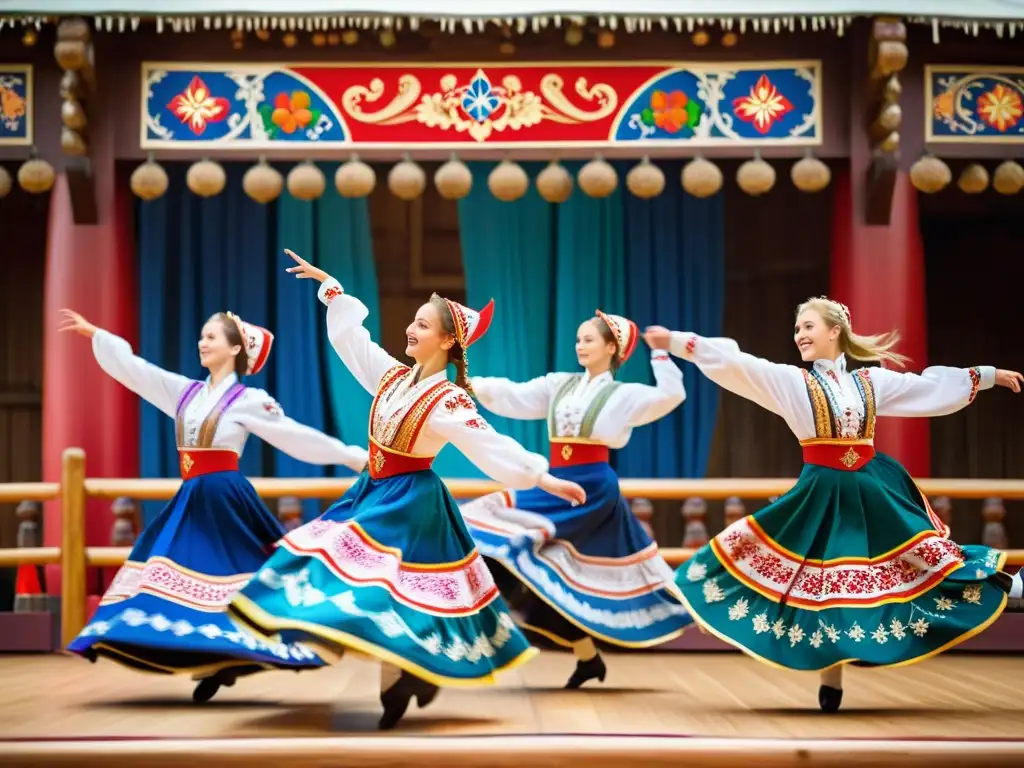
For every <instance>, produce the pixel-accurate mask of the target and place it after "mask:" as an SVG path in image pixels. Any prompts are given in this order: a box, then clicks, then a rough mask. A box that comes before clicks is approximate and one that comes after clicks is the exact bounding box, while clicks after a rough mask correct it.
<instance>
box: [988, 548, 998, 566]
mask: <svg viewBox="0 0 1024 768" xmlns="http://www.w3.org/2000/svg"><path fill="white" fill-rule="evenodd" d="M998 564H999V552H998V550H995V549H993V550H990V551H989V553H988V554H987V555H985V567H986V568H992V569H994V568H995V567H996V566H997V565H998Z"/></svg>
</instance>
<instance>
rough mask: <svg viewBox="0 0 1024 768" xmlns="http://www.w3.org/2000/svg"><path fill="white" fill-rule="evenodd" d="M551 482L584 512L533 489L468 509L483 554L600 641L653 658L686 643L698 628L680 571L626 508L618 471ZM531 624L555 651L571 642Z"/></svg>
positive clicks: (590, 470)
mask: <svg viewBox="0 0 1024 768" xmlns="http://www.w3.org/2000/svg"><path fill="white" fill-rule="evenodd" d="M551 472H552V474H553V475H555V476H556V477H558V478H561V479H563V480H571V481H573V482H575V483H579V484H580V485H581V486H582V487H583V489H584V490H585V491H586V492H587V501H586V503H585V504H583V505H581V506H578V507H573V506H571V505H570V504H568V503H567V502H565V501H563V500H562V499H559V498H558V497H556V496H552V495H551V494H549V493H546V492H545V491H542V490H540V489H538V488H532V489H530V490H528V491H516V492H512V491H502V492H499V493H492V494H490V495H488V496H484V497H482V498H480V499H477V500H475V501H472V502H470V503H468V504H464V505H462V508H461V511H462V514H463V517H464V518H465V520H466V523H467V525H468V526H469V530H470V533H471V534H472V535H473V539H474V540H475V541H476V544H477V546H478V547H479V549H480V551H481V552H482V553H483V554H484V555H486V556H487V557H488V558H490V559H492V560H495V561H497V562H498V563H500V564H501V565H502V566H504V567H505V568H506V569H508V570H509V571H510V572H511V573H512V574H513V575H514V576H515V577H516V578H518V579H519V581H520V582H521V583H522V584H524V585H525V586H526V587H528V588H529V589H530V590H531V591H532V593H533V594H534V595H536V596H537V597H539V598H540V599H541V600H543V601H544V602H545V603H547V604H548V605H549V606H550V607H551V608H554V609H555V610H556V611H557V612H558V613H559V614H560V615H561V616H562V617H564V618H565V619H567V620H568V621H569V622H571V623H572V624H573V625H575V626H576V627H578V628H580V629H582V630H583V631H584V632H585V633H586V634H589V635H591V636H593V637H595V638H598V639H600V640H604V641H606V642H608V643H612V644H614V645H620V646H624V647H627V648H645V647H649V646H653V645H658V644H660V643H664V642H666V641H668V640H671V639H672V638H674V637H678V636H679V635H680V634H682V632H683V630H684V629H686V628H687V627H688V626H689V625H690V624H691V623H692V619H691V617H690V614H689V613H688V612H687V611H686V609H685V608H684V607H683V604H682V602H681V600H680V598H679V596H678V589H677V588H676V586H675V584H674V583H673V573H672V569H671V568H670V567H669V566H668V564H667V563H666V562H665V561H664V560H663V559H662V558H661V556H660V555H659V554H658V545H657V544H656V543H655V542H653V541H652V540H651V538H650V536H648V535H647V533H646V532H645V531H644V529H643V528H642V527H641V526H640V523H639V521H638V520H637V519H636V517H634V516H633V513H632V512H631V511H630V509H629V507H628V506H627V504H626V500H625V499H624V498H623V497H622V493H621V492H620V490H619V477H618V475H616V474H615V471H614V470H613V469H612V468H611V467H610V466H609V465H608V464H607V463H605V462H599V463H594V464H580V465H575V466H570V467H558V468H554V469H552V470H551ZM540 615H543V614H542V613H541V614H540ZM527 621H528V623H529V625H530V626H529V627H528V628H530V629H534V630H536V631H538V632H539V633H541V634H544V635H546V636H547V637H548V638H549V639H551V640H554V641H555V642H557V643H560V644H562V645H566V644H568V643H569V642H571V640H572V638H570V637H565V633H564V632H561V631H559V629H558V628H557V626H554V623H553V622H548V624H549V626H537V625H536V624H535V623H534V622H532V621H529V620H527ZM526 625H527V624H526V623H524V626H526Z"/></svg>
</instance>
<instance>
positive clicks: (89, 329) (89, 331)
mask: <svg viewBox="0 0 1024 768" xmlns="http://www.w3.org/2000/svg"><path fill="white" fill-rule="evenodd" d="M60 315H61V317H60V326H59V327H58V329H57V330H59V331H77V332H78V333H80V334H82V335H83V336H87V337H88V338H90V339H91V338H92V337H93V335H94V334H95V333H96V331H97V328H96V326H95V325H93V324H92V323H90V322H89V321H88V320H86V319H85V318H84V317H82V316H81V315H80V314H78V313H77V312H74V311H72V310H70V309H62V310H61V311H60ZM1017 375H1018V376H1019V375H1020V374H1017Z"/></svg>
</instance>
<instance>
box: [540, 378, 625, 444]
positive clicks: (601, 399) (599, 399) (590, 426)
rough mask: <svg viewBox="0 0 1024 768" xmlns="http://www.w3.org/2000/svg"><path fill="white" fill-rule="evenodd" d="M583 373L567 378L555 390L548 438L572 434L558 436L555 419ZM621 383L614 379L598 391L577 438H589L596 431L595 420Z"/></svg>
mask: <svg viewBox="0 0 1024 768" xmlns="http://www.w3.org/2000/svg"><path fill="white" fill-rule="evenodd" d="M582 378H583V374H576V375H574V376H570V377H569V378H568V379H566V380H565V381H564V382H563V383H562V385H561V386H560V387H559V388H558V389H557V390H556V391H555V396H554V397H553V398H551V405H549V406H548V439H550V440H562V439H567V438H569V437H570V436H568V435H566V436H564V437H559V436H558V423H557V421H556V419H555V414H556V413H557V411H558V405H559V403H561V402H562V400H563V399H564V398H565V397H567V396H568V395H569V394H570V393H571V392H572V391H573V390H574V389H575V388H576V385H577V384H579V382H580V381H581V380H582ZM620 386H621V384H620V383H619V382H617V381H613V382H611V383H609V384H605V385H604V386H603V387H602V388H601V391H600V392H598V393H597V396H596V397H594V399H593V400H591V401H590V405H588V406H587V410H586V413H584V414H583V423H582V424H580V433H579V434H578V435H576V436H575V438H573V439H576V440H589V439H590V435H591V434H592V433H593V431H594V422H596V421H597V417H598V416H600V415H601V411H602V410H603V409H604V407H605V405H607V404H608V398H610V397H611V396H612V395H613V394H614V393H615V390H616V389H618V388H619V387H620Z"/></svg>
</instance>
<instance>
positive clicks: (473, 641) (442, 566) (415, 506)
mask: <svg viewBox="0 0 1024 768" xmlns="http://www.w3.org/2000/svg"><path fill="white" fill-rule="evenodd" d="M229 610H230V611H231V612H232V614H233V615H234V616H235V617H236V618H238V619H240V620H242V621H245V622H246V623H247V624H248V625H249V626H250V627H251V628H252V629H254V630H255V631H257V632H259V633H261V634H263V635H266V636H270V635H275V634H276V635H280V637H281V638H282V639H283V640H285V641H286V642H294V643H310V644H313V645H315V646H316V647H317V648H320V649H323V650H324V651H325V652H330V653H332V654H334V655H336V656H341V655H342V654H343V653H344V652H345V651H346V649H349V650H353V651H358V652H361V653H365V654H369V655H372V656H375V657H377V658H379V659H381V660H383V661H386V662H389V663H391V664H394V665H395V666H398V667H400V668H402V669H404V670H406V671H407V672H410V673H411V674H413V675H416V676H417V677H420V678H422V679H423V680H426V681H428V682H431V683H434V684H435V685H462V686H469V685H486V684H492V683H493V682H494V681H495V678H494V676H495V673H496V672H499V671H501V670H504V669H509V668H511V667H513V666H515V665H518V664H520V663H522V662H524V661H526V660H527V659H529V658H531V657H532V655H533V654H534V653H536V649H535V648H532V647H531V646H530V644H529V642H528V641H527V639H526V637H525V636H524V635H523V634H522V632H520V631H519V630H518V629H517V628H516V626H515V623H514V622H513V620H512V617H511V616H510V615H509V612H508V607H507V606H506V605H505V602H504V600H503V599H502V598H501V595H500V594H499V592H498V589H497V587H496V586H495V584H494V579H493V578H492V577H491V573H490V571H488V570H487V566H486V565H485V564H484V561H483V558H482V557H481V556H480V553H479V552H478V551H477V550H476V548H475V546H474V545H473V540H472V538H471V537H470V535H469V532H468V531H467V530H466V526H465V524H464V523H463V522H462V517H461V516H460V515H459V511H458V507H457V506H456V504H455V501H454V499H452V497H451V494H449V493H448V489H447V488H446V487H445V485H444V483H442V482H441V479H440V478H439V477H438V476H437V475H436V474H434V472H432V471H431V470H424V471H419V472H412V473H408V474H402V475H395V476H392V477H386V478H382V479H379V480H374V479H373V478H371V477H370V475H369V473H368V472H364V473H363V475H362V476H361V477H360V478H359V480H358V481H357V482H356V483H355V485H353V486H352V487H351V488H350V489H349V491H348V492H347V493H346V494H345V495H344V496H343V497H342V498H341V500H340V501H338V502H337V503H336V504H334V505H333V506H332V507H331V508H330V509H328V510H327V511H326V512H325V513H324V514H323V515H322V516H321V517H319V518H318V519H316V520H314V521H312V522H310V523H307V524H306V525H304V526H302V527H300V528H297V529H295V530H294V531H291V532H290V533H288V534H287V535H286V536H285V537H284V539H283V540H282V541H281V542H280V546H279V547H278V549H277V551H276V552H275V553H274V555H273V556H272V557H271V558H270V559H269V560H268V561H267V562H266V564H265V565H264V566H263V568H262V570H260V572H259V573H258V574H257V575H256V577H255V578H254V579H253V580H252V581H251V582H250V583H249V584H248V585H247V586H246V587H244V588H243V589H242V590H241V591H240V592H239V593H238V594H237V595H236V596H235V598H234V599H233V600H232V602H231V606H230V608H229Z"/></svg>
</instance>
